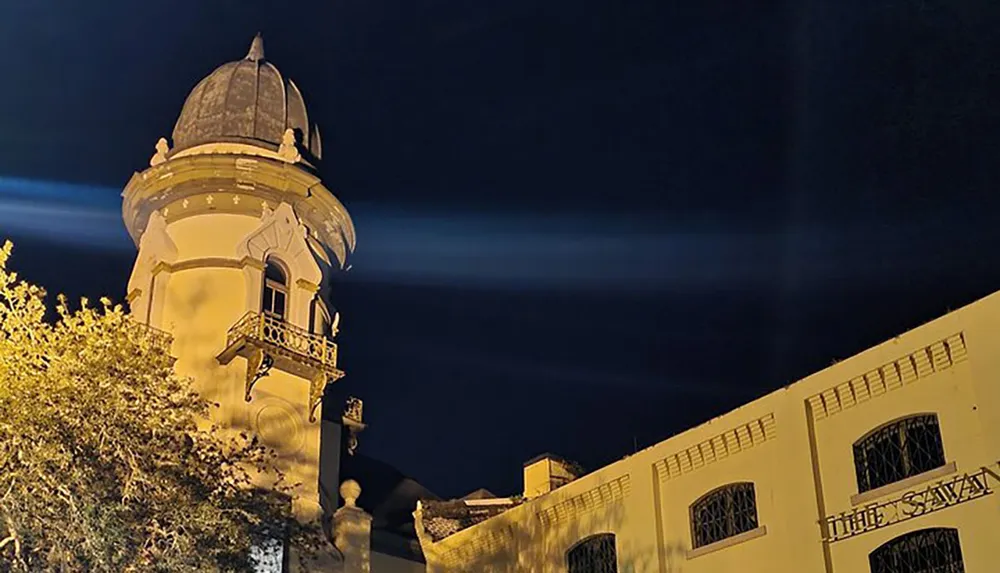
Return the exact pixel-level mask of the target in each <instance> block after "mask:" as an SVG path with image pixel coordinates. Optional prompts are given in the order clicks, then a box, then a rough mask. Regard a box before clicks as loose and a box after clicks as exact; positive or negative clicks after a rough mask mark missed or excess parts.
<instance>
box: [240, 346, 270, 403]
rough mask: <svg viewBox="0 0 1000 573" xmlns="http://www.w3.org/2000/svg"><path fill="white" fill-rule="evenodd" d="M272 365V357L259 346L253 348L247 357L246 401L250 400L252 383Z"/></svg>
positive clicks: (261, 376) (266, 373) (265, 373)
mask: <svg viewBox="0 0 1000 573" xmlns="http://www.w3.org/2000/svg"><path fill="white" fill-rule="evenodd" d="M273 366H274V358H273V357H272V356H271V355H270V354H268V353H266V352H264V351H263V350H262V349H260V348H254V349H253V351H252V352H251V353H250V357H249V358H247V382H246V396H244V397H245V398H246V401H247V402H249V401H250V399H251V398H250V393H251V392H253V387H254V384H256V383H257V381H258V380H260V379H261V378H263V377H265V376H267V375H268V373H269V372H270V371H271V368H272V367H273Z"/></svg>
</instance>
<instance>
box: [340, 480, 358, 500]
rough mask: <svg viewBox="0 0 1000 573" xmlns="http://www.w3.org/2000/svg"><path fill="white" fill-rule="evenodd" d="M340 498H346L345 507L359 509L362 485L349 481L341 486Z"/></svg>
mask: <svg viewBox="0 0 1000 573" xmlns="http://www.w3.org/2000/svg"><path fill="white" fill-rule="evenodd" d="M340 497H342V498H344V507H357V506H358V498H359V497H361V484H359V483H358V482H356V481H354V480H352V479H349V480H347V481H345V482H344V483H342V484H340Z"/></svg>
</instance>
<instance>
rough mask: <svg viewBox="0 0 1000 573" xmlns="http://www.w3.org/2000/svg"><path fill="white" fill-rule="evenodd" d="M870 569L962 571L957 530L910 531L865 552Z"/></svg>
mask: <svg viewBox="0 0 1000 573" xmlns="http://www.w3.org/2000/svg"><path fill="white" fill-rule="evenodd" d="M868 564H869V566H870V567H871V573H964V571H965V565H964V564H963V563H962V548H961V546H960V545H959V543H958V530H957V529H950V528H932V529H920V530H917V531H911V532H910V533H907V534H904V535H901V536H899V537H897V538H895V539H890V540H889V541H887V542H885V543H884V544H883V545H881V546H880V547H879V548H878V549H876V550H875V551H872V552H871V553H870V554H868Z"/></svg>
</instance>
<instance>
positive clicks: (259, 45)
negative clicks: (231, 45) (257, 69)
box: [246, 32, 264, 62]
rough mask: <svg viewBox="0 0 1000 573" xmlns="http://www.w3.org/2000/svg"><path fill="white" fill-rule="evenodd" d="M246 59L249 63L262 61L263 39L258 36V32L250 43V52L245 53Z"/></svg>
mask: <svg viewBox="0 0 1000 573" xmlns="http://www.w3.org/2000/svg"><path fill="white" fill-rule="evenodd" d="M246 59H247V60H250V61H251V62H260V61H262V60H263V59H264V37H263V36H261V35H260V32H257V35H256V36H254V37H253V41H252V42H250V50H249V51H248V52H247V57H246Z"/></svg>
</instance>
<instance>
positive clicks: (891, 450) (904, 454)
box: [854, 414, 945, 493]
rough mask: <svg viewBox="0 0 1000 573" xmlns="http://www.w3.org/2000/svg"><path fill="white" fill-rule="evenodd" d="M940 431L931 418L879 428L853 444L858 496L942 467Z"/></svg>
mask: <svg viewBox="0 0 1000 573" xmlns="http://www.w3.org/2000/svg"><path fill="white" fill-rule="evenodd" d="M944 463H945V462H944V447H943V446H942V444H941V431H940V428H939V427H938V419H937V416H935V415H934V414H921V415H919V416H911V417H909V418H903V419H902V420H896V421H895V422H892V423H890V424H887V425H885V426H882V427H881V428H878V429H876V430H875V431H873V432H870V433H869V434H868V435H867V436H865V437H863V438H861V439H860V440H858V441H857V442H855V444H854V468H855V470H856V472H857V477H858V493H862V492H866V491H869V490H872V489H875V488H878V487H882V486H884V485H886V484H890V483H893V482H897V481H899V480H901V479H905V478H908V477H910V476H915V475H917V474H921V473H923V472H926V471H929V470H932V469H934V468H937V467H941V466H943V465H944Z"/></svg>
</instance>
